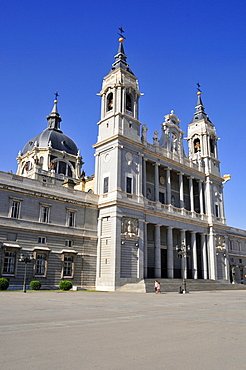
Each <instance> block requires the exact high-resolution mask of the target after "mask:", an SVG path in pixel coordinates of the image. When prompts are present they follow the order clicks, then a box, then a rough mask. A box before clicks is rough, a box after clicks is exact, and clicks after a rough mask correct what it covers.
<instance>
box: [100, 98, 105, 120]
mask: <svg viewBox="0 0 246 370" xmlns="http://www.w3.org/2000/svg"><path fill="white" fill-rule="evenodd" d="M105 98H106V96H105V94H103V96H102V100H101V119H102V118H104V117H105V111H106V107H105Z"/></svg>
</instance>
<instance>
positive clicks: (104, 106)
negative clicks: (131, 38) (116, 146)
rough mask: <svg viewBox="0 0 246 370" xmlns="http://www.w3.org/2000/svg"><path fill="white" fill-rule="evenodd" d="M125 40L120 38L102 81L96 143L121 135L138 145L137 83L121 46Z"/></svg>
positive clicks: (138, 95)
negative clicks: (116, 50) (107, 71)
mask: <svg viewBox="0 0 246 370" xmlns="http://www.w3.org/2000/svg"><path fill="white" fill-rule="evenodd" d="M123 42H124V38H123V37H121V38H120V39H119V48H118V53H117V54H116V56H115V62H114V63H113V64H112V68H111V70H110V72H109V74H108V75H107V76H106V77H105V78H104V80H103V84H102V90H101V92H100V94H99V95H100V96H101V100H102V102H101V119H100V121H99V123H98V125H99V133H98V143H99V142H101V141H103V140H105V139H106V140H107V139H108V138H110V137H112V136H114V135H123V136H125V137H129V138H131V140H134V141H138V142H140V123H139V121H138V99H139V97H140V92H139V89H138V81H137V78H136V76H135V75H134V74H133V72H132V71H131V69H130V68H129V65H128V64H127V61H126V59H127V56H126V55H125V51H124V47H123Z"/></svg>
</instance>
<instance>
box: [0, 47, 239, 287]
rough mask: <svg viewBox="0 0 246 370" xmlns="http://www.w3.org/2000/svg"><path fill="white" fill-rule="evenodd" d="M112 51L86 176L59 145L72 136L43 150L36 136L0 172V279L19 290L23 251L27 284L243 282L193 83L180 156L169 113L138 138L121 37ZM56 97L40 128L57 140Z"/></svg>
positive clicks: (210, 130)
mask: <svg viewBox="0 0 246 370" xmlns="http://www.w3.org/2000/svg"><path fill="white" fill-rule="evenodd" d="M115 59H116V61H115V63H114V64H113V67H112V69H111V71H110V73H109V74H108V75H107V76H106V77H105V78H104V80H103V85H102V90H101V92H100V96H101V119H100V121H99V122H98V138H97V142H96V144H95V145H94V148H95V158H96V160H95V176H94V177H92V178H90V179H88V178H85V177H84V173H83V172H82V173H81V166H82V164H83V162H82V157H81V155H80V152H79V151H78V152H77V149H76V146H75V149H73V151H70V152H69V151H66V150H65V147H66V144H67V143H68V142H69V140H71V139H69V138H67V139H66V140H67V143H66V142H65V139H63V141H62V142H61V143H59V146H58V147H55V144H56V142H55V141H54V147H53V146H52V143H51V141H49V142H48V143H47V145H46V146H42V145H41V143H43V142H41V139H40V135H39V136H38V138H39V140H40V141H39V142H38V141H37V142H36V143H32V142H29V144H27V147H25V148H27V149H26V150H25V151H24V153H23V154H22V153H20V154H19V156H18V164H19V165H18V171H17V175H13V174H6V173H3V172H2V173H0V196H1V206H0V227H1V228H0V247H1V248H0V274H1V276H3V277H7V278H8V279H9V280H10V285H11V286H12V287H20V286H21V283H22V281H23V273H24V266H23V264H22V263H21V262H20V261H19V256H20V254H21V253H22V252H24V253H32V255H33V257H34V259H33V261H32V263H30V265H28V274H29V275H28V278H29V280H40V281H41V282H42V284H43V286H44V287H51V288H53V287H57V286H58V284H59V281H60V280H62V279H64V278H66V279H69V280H71V281H72V282H73V285H74V286H75V287H79V288H86V287H95V288H96V289H99V290H111V291H114V290H116V289H118V288H119V287H121V286H122V285H124V284H127V283H137V282H139V281H141V280H143V279H145V278H152V279H154V278H157V279H159V278H169V279H175V278H180V277H186V278H191V279H196V280H197V279H211V280H217V279H218V280H223V281H227V282H230V281H231V282H233V283H236V282H238V283H244V282H245V277H244V276H245V273H246V271H245V265H246V231H243V230H238V229H235V228H230V227H228V226H227V225H226V219H225V215H224V201H223V182H224V180H223V178H222V176H221V173H220V161H219V159H218V151H217V140H218V137H217V134H216V130H215V126H214V125H213V123H212V122H211V121H210V119H209V118H208V116H207V114H206V113H205V108H204V106H203V103H202V100H201V93H200V91H199V92H198V97H197V99H198V100H197V105H196V107H195V114H194V118H193V119H192V121H191V123H190V124H189V125H188V135H187V138H186V139H187V141H188V148H189V153H188V154H186V153H185V151H184V148H183V140H184V132H183V131H182V130H181V128H180V125H179V124H180V120H179V118H178V116H177V115H176V114H175V113H174V112H173V111H171V112H170V113H169V114H166V115H165V116H164V122H163V123H162V125H161V133H160V134H159V133H158V132H157V131H155V132H154V134H153V142H152V143H149V142H148V139H147V131H148V127H147V126H146V125H145V124H144V125H142V124H141V122H140V121H139V119H138V111H139V98H140V96H141V94H140V91H139V88H138V81H137V78H136V77H135V75H134V74H133V73H132V71H131V70H130V69H129V66H128V64H127V63H126V56H125V54H124V48H123V44H122V43H120V45H119V50H118V54H117V55H116V57H115ZM56 104H57V102H55V106H54V108H53V111H52V112H51V114H50V116H49V117H48V128H47V129H46V131H47V130H54V131H55V132H56V138H57V137H60V136H59V135H61V134H62V132H61V131H60V121H61V118H60V116H59V114H58V112H57V106H56ZM57 132H58V134H57ZM63 136H64V135H63ZM39 143H40V145H39ZM61 145H63V146H64V149H63V146H61ZM71 145H75V144H74V143H73V142H72V144H71ZM29 146H30V148H29ZM41 157H42V160H41V161H40V158H41ZM27 163H28V165H27ZM52 166H53V167H52ZM59 169H61V172H59ZM182 245H185V246H187V248H188V246H189V248H188V249H189V252H188V254H187V257H186V258H185V260H184V259H180V258H179V256H178V253H177V247H181V246H182Z"/></svg>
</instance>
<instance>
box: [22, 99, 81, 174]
mask: <svg viewBox="0 0 246 370" xmlns="http://www.w3.org/2000/svg"><path fill="white" fill-rule="evenodd" d="M55 95H56V98H57V96H58V94H57V93H56V94H55ZM57 103H58V101H57V99H55V100H54V106H53V109H52V111H51V113H50V115H49V116H48V117H47V122H48V126H47V128H46V129H45V130H44V131H43V132H41V133H40V134H39V135H37V136H35V137H34V138H33V139H31V140H29V141H28V142H27V143H26V145H25V146H24V148H23V150H22V151H21V152H19V155H18V157H17V160H18V169H17V174H18V175H21V176H26V177H31V178H35V179H37V178H40V176H39V175H41V174H42V176H43V177H47V176H48V177H52V178H56V179H58V180H60V181H63V180H64V179H65V178H73V179H78V178H79V177H80V172H81V166H82V164H83V162H82V157H81V156H80V152H79V150H78V147H77V145H76V144H75V142H74V141H73V140H72V139H71V138H70V137H68V136H67V135H65V134H63V132H62V131H61V128H60V123H61V121H62V119H61V116H60V115H59V113H58V108H57ZM42 179H43V180H44V178H42ZM46 180H47V179H46Z"/></svg>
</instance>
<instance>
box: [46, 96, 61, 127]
mask: <svg viewBox="0 0 246 370" xmlns="http://www.w3.org/2000/svg"><path fill="white" fill-rule="evenodd" d="M54 94H55V100H54V106H53V109H52V111H51V113H50V115H49V116H48V117H47V121H48V128H49V129H51V130H57V131H61V130H60V122H61V121H62V119H61V116H60V114H59V113H58V107H57V103H58V100H57V98H58V96H59V94H58V91H56V92H55V93H54Z"/></svg>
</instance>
